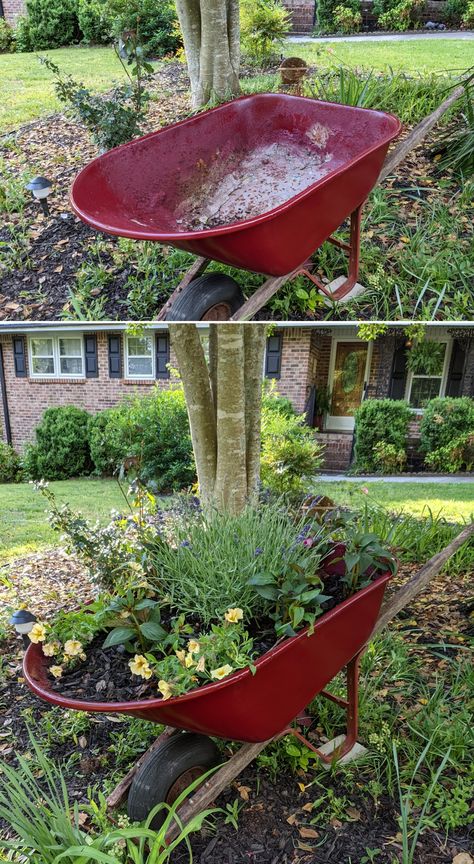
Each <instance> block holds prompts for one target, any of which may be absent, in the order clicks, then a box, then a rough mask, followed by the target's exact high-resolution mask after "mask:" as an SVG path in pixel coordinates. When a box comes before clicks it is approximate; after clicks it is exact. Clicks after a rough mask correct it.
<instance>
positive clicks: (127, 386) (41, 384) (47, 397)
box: [0, 333, 176, 450]
mask: <svg viewBox="0 0 474 864" xmlns="http://www.w3.org/2000/svg"><path fill="white" fill-rule="evenodd" d="M107 336H108V334H107V333H98V334H97V356H98V366H99V377H98V378H81V379H77V378H71V379H69V378H61V379H55V380H51V379H38V378H17V377H16V376H15V367H14V362H13V342H12V337H11V336H10V335H7V334H5V335H3V336H0V343H1V344H2V346H3V358H4V363H5V379H6V388H7V398H8V404H9V408H10V423H11V429H12V439H13V441H12V443H13V446H14V447H15V449H17V450H23V448H24V446H25V444H26V443H27V442H29V441H32V440H33V439H34V430H35V428H36V426H37V425H38V424H39V422H40V420H41V417H42V415H43V412H44V411H45V410H46V408H49V407H51V406H56V405H76V406H77V407H78V408H85V409H86V411H90V412H91V413H95V412H96V411H100V410H102V409H103V408H112V407H113V406H114V405H117V403H118V402H120V401H121V400H122V399H123V398H124V397H125V396H130V395H133V394H141V395H143V394H145V393H149V392H150V391H151V389H152V388H153V387H154V386H158V387H160V388H162V389H164V388H166V387H168V386H169V383H170V379H166V378H159V379H157V380H156V381H149V380H145V381H128V380H125V379H121V378H109V375H108V340H107ZM25 357H26V351H25ZM170 363H171V365H172V366H174V367H175V366H176V359H175V358H174V357H173V354H172V353H171V358H170ZM0 431H1V437H2V438H3V440H5V425H4V417H3V409H2V407H1V405H0Z"/></svg>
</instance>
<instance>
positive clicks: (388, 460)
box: [373, 441, 407, 474]
mask: <svg viewBox="0 0 474 864" xmlns="http://www.w3.org/2000/svg"><path fill="white" fill-rule="evenodd" d="M373 454H374V462H375V464H376V466H377V468H378V469H379V470H380V471H382V473H383V474H398V473H399V472H400V471H403V469H404V468H405V465H406V461H407V454H406V453H405V451H404V450H403V449H401V448H400V449H397V447H395V445H394V444H386V443H385V441H379V442H378V444H376V445H375V447H374V449H373Z"/></svg>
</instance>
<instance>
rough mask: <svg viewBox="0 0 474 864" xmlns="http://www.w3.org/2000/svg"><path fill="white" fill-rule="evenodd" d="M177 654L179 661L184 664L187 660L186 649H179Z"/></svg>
mask: <svg viewBox="0 0 474 864" xmlns="http://www.w3.org/2000/svg"><path fill="white" fill-rule="evenodd" d="M176 656H177V658H178V660H179V662H180V663H182V664H183V666H184V663H185V662H186V651H177V652H176Z"/></svg>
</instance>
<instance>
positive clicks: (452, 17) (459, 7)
mask: <svg viewBox="0 0 474 864" xmlns="http://www.w3.org/2000/svg"><path fill="white" fill-rule="evenodd" d="M467 8H468V2H467V0H446V3H445V4H444V7H443V18H444V21H445V23H446V24H449V25H450V26H452V27H459V25H460V24H461V22H462V19H463V16H464V14H465V12H466V10H467Z"/></svg>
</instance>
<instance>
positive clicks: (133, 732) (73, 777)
mask: <svg viewBox="0 0 474 864" xmlns="http://www.w3.org/2000/svg"><path fill="white" fill-rule="evenodd" d="M413 569H415V568H413V566H409V567H404V568H402V571H401V573H400V575H399V577H397V582H400V581H402V580H403V579H405V578H407V576H408V575H409V574H410V573H411V572H412V571H413ZM2 576H3V579H2V582H1V583H0V608H1V605H2V604H8V605H10V604H11V605H13V606H15V605H16V604H17V603H18V600H20V599H21V600H23V601H25V600H26V599H27V602H28V604H29V606H30V608H32V609H34V611H35V612H36V613H37V614H38V615H39V616H40V617H48V616H49V615H51V614H53V613H54V612H55V611H56V610H57V609H58V608H72V607H74V606H75V604H76V603H77V602H78V601H80V600H83V599H86V598H87V597H88V595H89V593H90V590H91V586H90V584H89V581H88V578H87V576H86V575H85V574H84V571H83V570H82V568H81V567H80V566H78V565H77V564H76V563H75V562H74V561H73V560H72V559H71V558H69V557H68V556H65V555H64V553H62V552H61V551H60V550H55V551H54V552H51V553H43V554H37V555H34V556H27V557H25V558H23V559H19V560H18V561H16V562H13V563H12V564H11V565H10V567H9V568H8V570H6V569H4V570H3V573H2ZM20 584H21V592H20V594H19V593H18V592H19V586H20ZM467 584H468V582H467V583H466V581H465V578H462V577H457V578H453V577H451V578H450V580H449V584H448V581H447V579H446V577H443V576H441V577H438V578H437V579H436V580H435V581H434V582H433V583H432V584H431V586H430V589H429V591H426V592H424V594H423V595H421V597H420V598H418V600H417V601H416V602H414V603H413V604H412V605H411V607H410V608H409V609H406V610H404V615H403V618H401V619H399V620H398V622H397V623H396V624H395V629H396V630H398V631H399V632H400V633H401V632H403V633H404V635H405V639H406V640H407V642H408V644H409V646H410V651H412V652H413V653H414V654H415V656H416V657H417V658H419V663H420V664H421V665H422V666H423V669H424V673H425V675H426V677H427V678H429V677H432V676H433V675H435V674H442V672H443V669H445V668H446V664H447V662H448V659H447V658H448V657H449V656H450V657H451V658H452V660H456V658H457V657H458V656H459V659H461V658H462V656H463V654H464V653H465V649H464V644H465V642H466V638H467V636H468V634H469V629H472V625H471V628H470V625H469V614H470V612H471V609H470V606H469V603H468V602H466V585H467ZM445 643H448V644H449V645H450V646H451V648H450V649H449V653H448V654H447V655H444V654H443V650H442V646H443V644H445ZM425 646H426V647H425ZM436 646H438V650H437V651H435V650H434V647H436ZM2 657H3V663H2V670H1V675H0V757H2V758H4V759H7V760H9V761H10V760H12V759H14V755H15V750H19V751H20V752H27V751H28V749H29V744H28V738H27V724H30V726H32V727H33V729H34V731H35V735H36V737H38V738H40V740H41V743H42V746H43V747H46V748H47V750H48V752H49V755H50V756H51V757H52V758H54V759H56V760H58V759H59V760H65V761H66V766H67V767H66V774H67V782H68V788H69V791H70V795H71V799H72V800H74V799H77V800H78V801H79V803H80V802H81V801H83V800H85V799H84V796H85V795H86V788H87V786H88V785H90V786H92V787H93V789H94V788H96V789H101V790H102V791H104V790H105V791H107V790H108V789H110V788H111V786H112V785H113V784H114V782H117V780H118V779H119V778H120V776H122V775H123V774H124V773H125V772H126V770H127V767H128V766H129V765H130V764H131V763H132V762H133V761H134V759H135V758H136V757H137V756H138V755H139V754H140V753H141V752H143V750H145V749H146V746H147V744H148V742H149V741H150V740H152V738H153V737H154V735H155V734H156V732H157V727H156V726H155V727H154V726H153V725H152V724H146V723H142V722H141V721H133V722H131V721H130V720H129V719H127V718H119V717H115V716H101V715H98V716H90V715H89V716H88V715H83V714H80V713H76V712H61V711H58V710H57V709H50V707H49V706H48V705H46V704H42V703H41V702H40V701H39V700H37V699H36V697H34V696H33V695H32V694H31V693H30V691H29V690H28V689H27V688H26V687H25V685H24V681H23V678H22V674H21V651H20V650H19V645H18V642H17V640H16V639H14V638H11V637H8V638H7V639H6V641H3V643H2ZM398 683H399V684H401V685H402V689H401V690H400V691H397V689H396V688H394V690H390V692H389V691H387V690H386V689H385V690H383V689H382V690H380V694H379V696H378V698H380V699H382V700H385V701H387V700H389V701H393V705H394V706H398V699H399V696H398V693H399V692H400V693H402V692H405V693H406V688H407V682H403V681H401V682H398ZM382 684H383V679H382ZM464 698H465V699H468V698H469V694H467V693H466V694H465V697H464ZM425 701H426V700H425ZM365 710H366V709H364V707H363V706H362V713H363V714H364V713H365ZM397 710H398V711H401V710H403V714H404V715H405V716H406V717H408V723H410V716H411V717H414V716H416V713H417V712H420V711H422V710H424V703H423V700H422V701H421V702H419V703H415V704H413V705H411V706H410V705H409V704H408V703H407V701H406V700H403V707H402V706H398V707H397ZM412 722H413V721H412ZM318 728H319V727H318ZM339 731H341V728H340V727H338V728H334V729H331V730H330V734H331V735H332V734H337V733H338V732H339ZM320 737H321V739H322V740H323V738H324V736H323V735H322V729H321V728H320ZM362 740H364V739H363V738H362ZM365 743H366V742H365ZM369 746H370V745H369ZM269 770H270V773H269ZM353 776H354V778H355V782H354V783H353V784H352V785H351V786H350V789H349V790H348V785H347V778H345V777H344V772H338V771H336V772H334V773H333V774H332V775H330V774H325V773H324V772H322V771H316V770H315V769H313V768H310V769H309V770H306V771H303V770H302V769H301V768H298V769H297V770H296V772H293V771H291V770H290V769H289V767H285V766H283V767H281V766H280V768H279V769H277V773H276V776H272V775H271V769H269V768H268V769H265V768H264V767H263V765H262V764H257V765H253V766H250V767H249V768H248V769H247V770H246V771H245V772H243V774H242V775H241V776H240V777H239V778H238V780H237V781H236V782H235V783H234V784H233V786H232V787H231V788H230V789H229V790H227V791H226V793H224V794H223V795H222V796H221V797H220V798H219V800H218V801H217V802H216V803H217V804H218V805H219V806H221V807H223V808H224V809H225V810H226V816H223V817H220V818H219V820H218V823H217V825H218V828H217V833H216V831H215V829H212V828H204V830H203V831H202V832H201V833H200V834H199V835H196V836H195V837H194V838H193V850H194V855H195V861H196V862H197V864H240V862H242V864H243V862H247V864H249V862H250V864H290V862H300V864H303V862H306V864H309V862H311V864H362V862H363V861H367V857H366V856H367V850H378V852H377V855H376V857H374V859H373V860H374V861H376V862H377V864H394V862H399V861H400V860H401V859H400V854H401V843H400V839H401V838H400V835H399V833H398V832H399V828H398V824H397V809H396V806H395V804H394V802H393V800H392V799H390V798H389V797H388V796H387V795H386V794H384V793H383V791H382V792H381V793H379V795H378V796H377V797H376V798H374V797H373V795H370V794H368V792H367V790H366V785H367V784H366V781H365V780H364V779H363V775H362V774H361V776H360V779H359V781H358V780H357V778H358V774H357V772H356V773H355V774H354V775H353ZM315 801H318V802H319V803H318V805H317V806H316V809H314V808H313V802H315ZM231 813H232V814H233V815H234V818H236V819H237V825H238V830H236V829H235V827H234V825H233V824H232V820H231V818H230V815H229V814H231ZM470 843H471V841H470V837H469V829H468V828H467V827H466V828H461V829H457V830H455V831H451V832H449V834H448V837H446V836H445V834H444V832H443V831H442V830H435V829H429V830H427V831H426V832H425V833H424V834H423V836H422V838H421V841H420V844H419V847H418V853H417V855H416V857H415V864H451V862H452V861H453V858H454V856H455V855H456V854H457V853H459V852H462V851H468V850H469V849H470V848H472V845H470ZM172 860H173V864H185V862H186V864H187V861H188V858H187V853H185V852H184V850H182V851H180V850H178V852H177V853H176V854H175V855H174V857H173V859H172ZM369 860H370V859H369Z"/></svg>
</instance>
